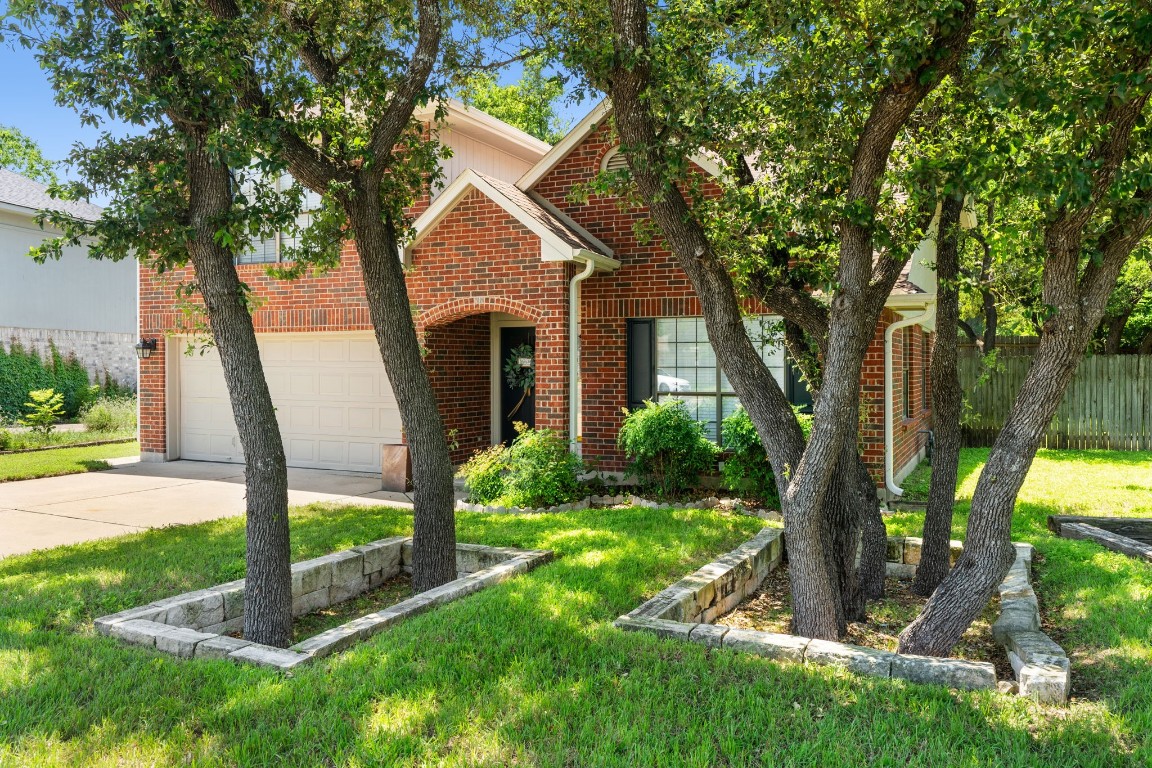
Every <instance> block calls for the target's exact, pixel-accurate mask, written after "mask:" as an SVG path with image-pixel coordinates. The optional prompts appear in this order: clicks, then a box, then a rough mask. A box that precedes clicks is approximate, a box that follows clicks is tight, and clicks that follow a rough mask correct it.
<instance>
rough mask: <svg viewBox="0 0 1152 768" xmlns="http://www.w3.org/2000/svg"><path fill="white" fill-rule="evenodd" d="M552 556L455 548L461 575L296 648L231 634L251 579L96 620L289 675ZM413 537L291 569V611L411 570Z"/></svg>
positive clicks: (102, 626) (178, 650)
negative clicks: (243, 638)
mask: <svg viewBox="0 0 1152 768" xmlns="http://www.w3.org/2000/svg"><path fill="white" fill-rule="evenodd" d="M551 558H552V552H550V551H548V550H537V549H514V548H511V547H486V546H483V545H479V544H457V545H456V568H457V572H458V574H459V578H457V579H456V580H455V581H450V582H448V583H447V584H444V585H441V586H439V587H437V588H435V589H431V590H428V591H427V592H422V593H420V594H418V595H414V596H413V597H411V598H409V599H407V600H404V601H402V602H400V603H397V604H396V605H393V606H389V607H388V608H386V609H384V610H382V611H377V612H375V613H370V614H368V615H366V616H360V617H358V618H356V619H353V620H352V621H349V622H346V623H345V624H342V625H340V626H338V627H333V628H332V629H329V630H327V631H325V632H321V633H320V634H318V635H315V636H313V637H310V638H308V639H306V640H304V641H302V642H299V643H297V644H296V645H293V646H292V647H291V648H273V647H271V646H267V645H260V644H258V643H250V642H248V641H246V640H240V639H237V638H234V637H230V636H229V634H228V633H230V632H235V631H238V630H240V629H242V628H243V626H244V580H243V579H239V580H237V581H231V582H227V583H225V584H218V585H216V586H215V587H210V588H208V589H199V590H195V591H193V592H186V593H184V594H182V595H176V596H174V597H169V598H165V599H163V600H157V601H156V602H153V603H149V604H148V605H143V606H139V607H137V608H130V609H128V610H125V611H120V612H119V613H114V614H110V615H108V616H101V617H100V618H98V619H96V621H95V626H96V631H97V632H99V633H100V634H102V635H107V636H109V637H114V638H117V639H119V640H120V641H122V642H125V643H129V644H132V645H140V646H144V647H147V648H155V649H156V650H158V651H162V652H165V653H169V654H172V655H174V656H178V657H180V658H208V659H231V660H232V661H236V662H243V663H248V664H256V665H259V666H265V667H272V668H274V669H278V670H281V671H288V670H291V669H294V668H296V667H298V666H301V665H304V664H308V663H310V662H312V661H313V660H314V659H318V658H322V657H324V656H328V655H331V654H333V653H337V652H339V651H342V650H344V649H345V648H348V647H349V646H351V645H354V644H355V643H358V642H360V641H362V640H366V639H367V638H369V637H372V636H373V635H375V634H377V633H379V632H381V631H383V630H384V629H387V628H388V627H391V626H393V625H395V624H398V623H399V622H401V621H404V620H405V619H408V618H411V617H412V616H416V615H419V614H421V613H425V612H427V611H429V610H431V609H433V608H435V607H436V606H439V605H444V604H446V603H450V602H452V601H453V600H458V599H459V598H461V597H465V596H466V595H470V594H472V593H473V592H478V591H479V590H481V589H484V588H485V587H489V586H492V585H494V584H499V583H500V582H502V581H505V580H507V579H510V578H512V577H513V576H516V575H519V574H522V573H527V572H528V571H529V570H531V569H533V568H535V567H537V566H538V565H542V564H543V563H546V562H548V561H549V560H550V559H551ZM411 563H412V539H411V537H407V536H394V537H392V538H388V539H381V540H379V541H373V542H370V543H368V544H364V545H361V546H358V547H352V548H351V549H346V550H342V551H340V552H333V553H331V554H328V555H324V556H322V557H316V558H313V559H311V560H304V561H302V562H299V563H293V564H292V614H293V615H294V616H299V615H302V614H305V613H310V612H312V611H316V610H320V609H322V608H327V607H329V606H331V605H336V604H338V603H340V602H343V601H345V600H348V599H350V598H352V597H355V596H356V595H358V594H360V593H362V592H364V591H366V590H369V589H372V588H374V587H376V586H379V585H380V584H382V583H383V582H384V581H387V580H388V579H390V578H392V577H394V576H396V575H397V574H399V573H400V572H401V571H402V570H403V571H407V572H411V570H412V566H411Z"/></svg>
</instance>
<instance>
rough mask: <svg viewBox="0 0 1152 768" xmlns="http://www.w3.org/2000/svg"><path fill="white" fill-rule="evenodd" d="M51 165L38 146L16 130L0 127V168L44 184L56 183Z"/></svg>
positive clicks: (52, 164) (4, 126)
mask: <svg viewBox="0 0 1152 768" xmlns="http://www.w3.org/2000/svg"><path fill="white" fill-rule="evenodd" d="M54 165H55V163H53V162H52V161H51V160H48V159H47V158H45V157H44V155H43V153H42V152H41V151H40V146H39V145H38V144H37V143H36V142H35V141H33V140H32V139H31V138H29V137H28V136H26V135H25V134H24V133H22V132H21V131H20V130H19V129H17V128H12V127H9V126H6V125H0V168H7V169H8V170H10V171H15V172H16V173H19V174H20V175H22V176H27V177H28V178H30V179H34V180H36V181H39V182H41V183H44V184H51V183H52V182H54V181H56V172H55V171H54V170H53V166H54Z"/></svg>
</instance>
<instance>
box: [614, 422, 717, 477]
mask: <svg viewBox="0 0 1152 768" xmlns="http://www.w3.org/2000/svg"><path fill="white" fill-rule="evenodd" d="M616 444H617V445H618V446H619V447H620V449H621V450H623V451H624V455H625V456H627V457H628V458H629V459H631V460H632V464H631V466H630V467H629V472H630V473H631V474H632V475H634V476H635V477H636V478H637V479H638V480H639V481H640V483H641V484H642V485H644V486H645V487H648V488H652V489H655V490H658V491H659V492H660V493H662V494H663V495H664V496H672V495H674V494H676V493H681V492H683V491H685V490H687V489H689V488H692V487H694V486H695V485H696V484H697V483H698V482H699V480H700V475H701V474H702V473H704V472H707V471H710V470H712V469H713V468H714V467H715V462H716V453H717V450H718V449H717V448H716V444H715V443H713V442H712V441H711V440H709V439H708V438H707V437H706V436H705V434H704V425H703V424H701V423H700V422H698V421H696V420H695V419H693V418H692V415H691V414H690V413H688V409H687V408H685V407H684V403H683V402H682V401H680V400H663V401H661V402H658V403H656V402H652V401H647V400H646V401H645V402H644V407H643V408H639V409H637V410H635V411H629V410H627V409H625V410H624V424H623V425H622V426H621V427H620V434H619V436H618V437H617V439H616Z"/></svg>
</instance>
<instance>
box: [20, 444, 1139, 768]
mask: <svg viewBox="0 0 1152 768" xmlns="http://www.w3.org/2000/svg"><path fill="white" fill-rule="evenodd" d="M979 458H980V457H979V455H974V454H966V461H967V465H966V466H968V467H969V469H968V470H967V474H966V477H965V483H966V484H968V485H966V487H970V483H971V480H972V476H973V473H974V472H975V471H977V469H978V466H979ZM1149 458H1150V457H1149V456H1148V455H1147V454H1144V455H1143V456H1140V457H1137V456H1132V455H1125V454H1116V455H1109V456H1106V457H1103V458H1101V457H1099V456H1096V455H1078V456H1071V457H1069V458H1065V457H1064V456H1049V455H1046V456H1043V457H1042V458H1041V461H1040V462H1039V463H1038V467H1037V473H1036V475H1035V476H1034V477H1033V479H1032V480H1030V481H1029V484H1028V485H1027V486H1026V487H1025V490H1024V494H1023V498H1022V503H1021V515H1020V518H1019V520H1018V521H1017V535H1018V537H1019V538H1021V539H1026V540H1030V541H1033V542H1034V543H1035V544H1036V545H1037V548H1038V551H1039V553H1040V555H1041V556H1042V558H1043V560H1042V561H1041V562H1040V563H1039V564H1038V568H1037V572H1038V574H1039V577H1040V584H1039V588H1040V589H1041V599H1042V600H1043V602H1044V607H1045V610H1046V611H1047V612H1048V613H1049V614H1055V615H1056V616H1058V617H1059V619H1060V622H1061V625H1062V631H1063V636H1062V638H1061V639H1062V640H1063V641H1064V642H1065V643H1066V644H1067V646H1068V647H1069V649H1070V650H1071V651H1072V654H1073V663H1074V665H1075V669H1074V672H1073V674H1074V687H1075V688H1076V689H1077V692H1078V696H1079V698H1078V700H1076V701H1074V702H1073V703H1072V704H1071V705H1070V706H1069V707H1068V708H1066V709H1053V708H1046V707H1040V706H1037V705H1034V704H1032V703H1030V702H1028V701H1023V700H1020V699H1018V698H1015V697H1007V696H1001V695H999V694H995V693H992V692H955V691H949V690H945V689H943V688H936V687H925V686H917V685H914V684H910V683H905V682H902V681H891V680H878V679H869V678H858V677H853V676H851V675H849V674H847V673H844V672H839V671H836V670H833V669H820V668H804V667H801V666H790V665H784V664H777V663H774V662H770V661H767V660H764V659H759V658H753V657H750V656H745V655H740V654H736V653H731V652H728V651H717V650H713V649H708V648H704V647H702V646H696V645H689V644H684V643H677V642H674V641H666V640H660V639H657V638H654V637H651V636H648V635H643V634H630V633H623V632H620V631H618V630H616V629H614V628H613V627H612V626H611V622H612V620H613V619H615V618H616V617H617V616H619V615H621V614H623V613H625V612H627V611H629V610H631V609H632V608H634V607H635V606H636V605H637V604H639V603H640V602H641V601H642V600H644V599H645V598H647V597H649V596H651V595H653V594H655V593H656V592H657V591H659V590H660V589H662V588H663V587H664V586H666V585H667V584H668V583H670V582H671V581H673V580H675V579H677V578H679V577H681V576H683V575H684V574H685V573H686V572H688V571H690V570H692V569H694V568H696V567H699V565H701V564H703V563H705V562H707V561H709V560H710V559H712V558H713V557H714V556H715V555H717V554H718V553H721V552H725V551H728V550H729V549H731V548H732V547H733V546H735V545H736V544H737V543H739V542H741V541H744V540H746V539H747V538H748V537H749V536H750V535H751V534H752V533H754V532H755V530H757V528H758V526H759V525H760V521H758V520H756V519H753V518H745V517H736V516H728V515H725V514H723V513H721V512H718V511H714V510H708V511H698V512H670V511H667V510H648V509H624V510H587V511H581V512H571V513H565V514H552V515H539V516H531V517H512V516H504V515H500V516H495V515H493V516H485V515H479V514H459V515H458V518H457V519H458V536H459V538H460V540H462V541H472V542H478V543H485V544H493V545H504V546H516V547H531V548H535V547H545V548H549V549H553V550H555V551H556V553H557V555H558V559H557V560H556V561H555V562H553V563H550V564H548V565H545V566H543V567H541V568H539V569H537V570H535V571H533V572H532V573H529V574H526V575H524V576H521V577H518V578H516V579H513V580H511V581H508V582H505V583H504V584H501V585H498V586H496V587H492V588H490V589H487V590H485V591H483V592H480V593H478V594H475V595H472V596H469V597H468V598H465V599H463V600H460V601H458V602H455V603H452V604H450V605H447V606H444V607H442V608H439V609H437V610H436V611H433V612H431V613H428V614H424V615H422V616H419V617H415V618H413V619H411V620H409V621H408V622H406V623H404V624H402V625H399V626H398V627H395V628H393V629H391V630H389V631H387V632H384V633H382V634H380V635H378V636H376V637H374V638H373V639H372V640H370V641H368V642H365V643H363V644H361V645H358V646H355V647H353V648H351V649H349V650H347V651H345V652H343V653H340V654H338V655H336V656H334V657H331V658H329V659H325V660H322V661H320V662H318V663H317V664H316V665H314V666H312V667H308V668H304V669H302V670H300V671H298V672H296V673H294V674H293V675H292V676H289V677H285V676H282V675H279V674H276V673H274V672H271V671H266V670H262V669H257V668H251V667H238V666H234V665H232V664H230V663H228V662H224V661H219V662H203V661H200V662H190V661H181V660H178V659H174V658H171V657H167V656H163V655H160V654H157V653H154V652H149V651H144V650H140V649H136V648H131V647H125V646H121V645H119V644H118V643H116V642H115V641H113V640H110V639H107V638H101V637H98V636H96V635H95V634H94V633H93V631H92V625H91V622H92V619H93V617H96V616H100V615H103V614H105V613H109V612H112V611H116V610H120V609H123V608H127V607H130V606H133V605H138V604H140V603H143V602H146V601H149V600H154V599H157V598H160V597H165V596H168V595H172V594H175V593H178V592H182V591H186V590H190V589H195V588H199V587H206V586H210V585H212V584H216V583H219V582H222V581H228V580H231V579H234V578H238V577H240V576H242V575H243V572H244V561H243V556H244V538H243V533H244V531H243V526H244V523H243V520H242V519H227V520H219V521H214V522H210V523H204V524H200V525H194V526H185V527H176V528H168V529H161V530H154V531H148V532H145V533H140V534H133V535H131V536H125V537H120V538H115V539H106V540H101V541H97V542H91V543H87V544H82V545H76V546H70V547H62V548H59V549H55V550H50V551H47V552H40V553H35V554H32V555H26V556H20V557H13V558H8V559H5V560H0V765H4V766H6V765H19V766H23V765H36V766H55V765H60V766H75V765H96V766H113V765H115V766H145V765H147V766H152V765H163V766H167V765H181V766H277V767H278V768H279V767H281V766H378V765H386V766H394V765H400V766H405V765H445V766H464V765H467V766H513V765H515V766H714V765H715V766H719V765H726V766H753V765H756V766H760V765H763V766H821V767H823V766H856V765H875V766H901V767H903V766H986V765H996V766H1100V767H1101V768H1103V767H1104V766H1128V765H1131V766H1146V765H1148V764H1149V763H1150V762H1152V743H1150V741H1149V739H1150V737H1149V734H1150V733H1152V664H1149V661H1150V660H1152V659H1150V658H1149V657H1150V655H1152V636H1150V633H1152V615H1150V613H1149V605H1150V603H1152V566H1149V565H1148V564H1143V563H1137V562H1136V561H1133V560H1129V559H1127V558H1125V557H1123V556H1121V555H1116V554H1115V553H1110V552H1107V551H1105V550H1102V549H1101V548H1100V547H1098V546H1096V545H1094V544H1091V543H1087V542H1074V541H1065V540H1057V539H1054V538H1053V537H1052V536H1050V535H1049V534H1048V533H1047V531H1046V530H1045V529H1044V527H1043V525H1042V522H1041V521H1042V518H1043V515H1044V514H1047V513H1048V512H1049V511H1060V510H1064V509H1067V508H1068V507H1067V505H1068V504H1070V503H1072V501H1073V500H1074V499H1079V504H1080V506H1079V507H1078V508H1087V507H1091V508H1093V509H1095V510H1096V511H1098V512H1099V513H1100V514H1115V513H1117V512H1120V511H1122V510H1124V509H1128V508H1129V507H1131V511H1133V512H1134V511H1136V508H1137V506H1139V505H1138V504H1136V503H1134V499H1135V498H1136V496H1138V493H1137V492H1136V491H1132V492H1131V495H1130V494H1129V492H1128V491H1126V490H1124V489H1123V485H1121V486H1120V490H1119V491H1118V493H1117V494H1115V495H1114V496H1112V495H1111V492H1110V491H1108V486H1109V483H1111V482H1114V481H1115V479H1116V477H1119V476H1123V477H1125V478H1127V479H1125V480H1123V483H1124V484H1127V485H1141V486H1143V485H1152V482H1147V481H1146V480H1145V479H1141V478H1146V477H1147V472H1148V469H1147V468H1148V466H1149V464H1148V460H1149ZM1053 465H1055V468H1053ZM1060 468H1063V471H1060ZM1097 473H1099V475H1100V477H1101V478H1111V479H1100V480H1098V479H1097V477H1096V475H1097ZM1057 481H1058V482H1059V483H1061V484H1062V486H1061V487H1060V488H1049V487H1047V484H1048V483H1051V482H1057ZM1094 489H1103V492H1100V493H1099V494H1098V495H1094ZM1144 503H1145V504H1147V503H1149V500H1148V498H1147V495H1145V502H1144ZM962 516H963V512H961V514H960V515H959V517H961V518H962ZM916 526H917V521H916V520H915V518H914V516H912V515H901V516H898V517H896V518H894V520H893V530H894V532H897V531H899V532H903V530H904V529H908V532H913V530H914V529H915V528H916ZM410 530H411V518H410V516H408V515H407V514H405V513H404V512H401V511H396V510H387V509H363V508H333V507H320V506H314V507H308V508H303V509H298V510H295V511H294V512H293V515H292V550H293V559H294V560H299V559H303V558H307V557H313V556H317V555H320V554H324V553H327V552H331V551H334V550H337V549H342V548H346V547H349V546H353V545H355V544H359V543H363V542H366V541H370V540H372V539H376V538H382V537H385V536H391V535H398V534H402V533H408V532H409V531H410ZM1082 692H1083V693H1082Z"/></svg>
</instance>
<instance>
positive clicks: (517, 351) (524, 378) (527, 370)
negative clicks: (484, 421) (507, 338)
mask: <svg viewBox="0 0 1152 768" xmlns="http://www.w3.org/2000/svg"><path fill="white" fill-rule="evenodd" d="M504 381H505V382H507V384H508V387H509V389H519V390H522V391H523V394H521V395H520V401H519V402H518V403H516V406H515V407H514V408H513V409H512V410H511V411H509V412H508V418H512V417H513V416H515V415H516V413H517V412H518V411H519V410H520V406H522V405H524V401H525V400H527V399H528V397H529V396H531V394H532V389H533V388H534V387H535V386H536V357H535V350H533V349H532V345H531V344H521V345H519V346H517V347H513V348H512V349H511V350H510V351H509V353H508V359H507V360H505V361H504Z"/></svg>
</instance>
